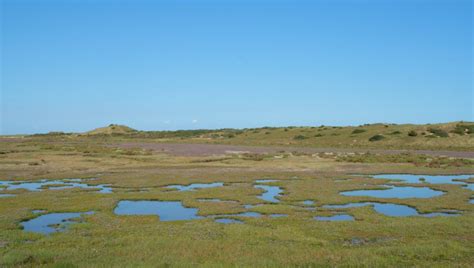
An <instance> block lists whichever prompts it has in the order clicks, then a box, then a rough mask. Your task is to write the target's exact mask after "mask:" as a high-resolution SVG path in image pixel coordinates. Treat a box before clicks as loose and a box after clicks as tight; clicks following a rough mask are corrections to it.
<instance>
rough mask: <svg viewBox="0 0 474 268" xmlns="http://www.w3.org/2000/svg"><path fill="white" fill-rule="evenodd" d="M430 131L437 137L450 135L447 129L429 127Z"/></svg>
mask: <svg viewBox="0 0 474 268" xmlns="http://www.w3.org/2000/svg"><path fill="white" fill-rule="evenodd" d="M428 132H430V133H431V134H433V135H435V136H437V137H442V138H446V137H449V135H448V132H446V131H444V130H442V129H440V128H428Z"/></svg>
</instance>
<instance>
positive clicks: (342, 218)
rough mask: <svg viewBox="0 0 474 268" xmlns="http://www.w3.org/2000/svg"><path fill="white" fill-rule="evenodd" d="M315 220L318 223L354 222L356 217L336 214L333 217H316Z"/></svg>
mask: <svg viewBox="0 0 474 268" xmlns="http://www.w3.org/2000/svg"><path fill="white" fill-rule="evenodd" d="M314 219H315V220H318V221H353V220H354V217H352V216H351V215H348V214H336V215H333V216H327V217H326V216H316V217H314Z"/></svg>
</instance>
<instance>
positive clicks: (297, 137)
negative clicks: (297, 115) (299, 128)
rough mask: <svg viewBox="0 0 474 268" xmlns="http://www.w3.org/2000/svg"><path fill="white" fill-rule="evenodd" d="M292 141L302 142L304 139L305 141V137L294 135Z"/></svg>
mask: <svg viewBox="0 0 474 268" xmlns="http://www.w3.org/2000/svg"><path fill="white" fill-rule="evenodd" d="M293 139H294V140H304V139H307V137H306V136H303V135H296V136H294V137H293Z"/></svg>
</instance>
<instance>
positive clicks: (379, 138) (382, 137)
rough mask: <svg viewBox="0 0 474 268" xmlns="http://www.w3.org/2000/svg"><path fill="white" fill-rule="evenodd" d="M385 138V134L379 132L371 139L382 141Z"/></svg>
mask: <svg viewBox="0 0 474 268" xmlns="http://www.w3.org/2000/svg"><path fill="white" fill-rule="evenodd" d="M383 139H385V137H384V136H383V135H380V134H377V135H375V136H372V137H370V139H369V141H380V140H383Z"/></svg>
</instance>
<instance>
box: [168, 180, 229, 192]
mask: <svg viewBox="0 0 474 268" xmlns="http://www.w3.org/2000/svg"><path fill="white" fill-rule="evenodd" d="M222 186H224V183H223V182H211V183H192V184H189V185H179V184H176V185H168V186H166V188H170V189H176V190H178V191H181V192H183V191H193V190H196V189H204V188H214V187H222Z"/></svg>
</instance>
